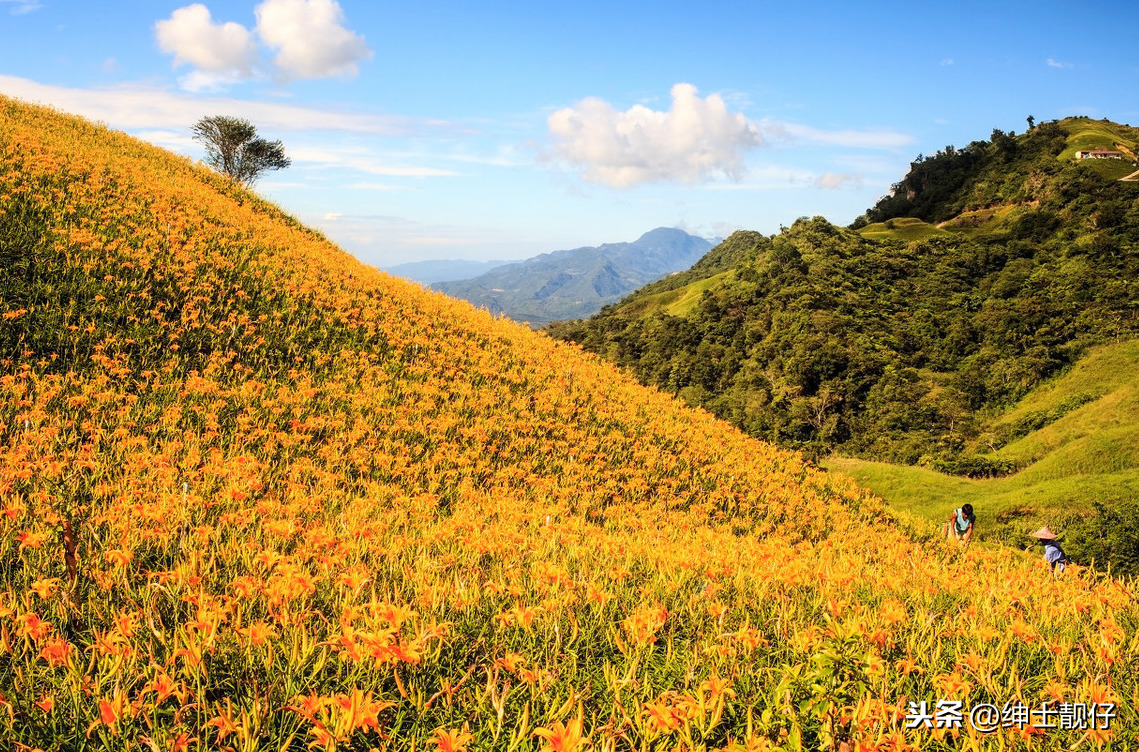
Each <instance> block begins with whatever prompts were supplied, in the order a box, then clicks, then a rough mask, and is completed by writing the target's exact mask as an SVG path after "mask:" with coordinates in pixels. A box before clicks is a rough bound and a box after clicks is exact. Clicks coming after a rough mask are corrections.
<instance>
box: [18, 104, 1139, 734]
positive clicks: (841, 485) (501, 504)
mask: <svg viewBox="0 0 1139 752" xmlns="http://www.w3.org/2000/svg"><path fill="white" fill-rule="evenodd" d="M0 212H2V214H3V216H2V221H0V258H2V259H3V262H4V265H5V272H6V275H5V276H4V277H3V278H2V280H0V291H2V292H0V346H2V349H0V694H2V699H0V708H2V709H3V710H4V711H5V712H3V713H0V738H2V739H3V740H4V741H5V742H12V743H14V745H15V746H16V748H23V746H22V745H24V746H26V747H28V748H37V747H38V748H42V749H69V750H70V749H77V750H78V749H100V750H101V749H122V750H127V749H130V750H135V749H174V748H179V749H185V748H186V747H187V745H189V746H190V748H192V749H226V748H233V749H243V750H244V749H288V750H297V751H298V752H299V750H304V749H315V750H332V749H341V750H346V749H353V750H355V749H359V750H366V749H371V748H379V749H411V748H416V749H429V748H430V747H431V746H435V747H437V748H440V749H442V748H445V745H444V743H443V742H442V737H443V736H446V737H447V738H448V739H455V738H460V739H464V741H463V742H461V743H457V744H449V745H447V746H452V747H455V748H462V747H467V748H468V749H470V750H490V749H504V748H511V749H517V750H537V749H540V748H542V749H546V748H557V749H564V750H571V749H575V748H579V749H580V748H581V747H579V746H578V745H577V743H576V742H577V738H578V736H579V735H584V736H585V737H588V739H589V740H590V743H591V744H592V745H593V746H594V747H595V748H600V749H617V748H637V749H640V748H653V749H665V748H670V749H672V748H683V749H690V750H733V752H736V751H738V750H742V749H745V748H746V749H748V750H755V749H772V748H783V749H799V748H801V747H806V748H827V749H831V748H842V747H844V746H846V747H849V746H852V745H858V748H859V749H860V750H864V751H869V750H875V749H882V750H887V749H890V750H899V749H916V748H921V749H933V750H941V749H957V748H959V746H960V745H959V743H958V741H957V740H955V739H953V738H952V737H947V736H946V735H945V734H942V733H938V732H927V731H922V730H918V731H906V730H904V729H903V728H902V727H901V724H900V723H899V719H900V718H901V717H902V714H903V713H904V712H905V707H906V701H907V699H912V698H926V699H929V700H930V701H934V700H935V699H937V698H942V697H947V696H948V697H960V698H961V699H962V700H964V701H965V702H966V703H976V702H982V701H990V702H998V703H999V702H1003V701H1004V700H1006V699H1008V698H1011V697H1013V696H1014V695H1015V696H1017V697H1022V698H1023V699H1024V700H1025V701H1026V702H1027V703H1029V704H1038V703H1040V702H1043V701H1046V700H1047V701H1052V700H1056V699H1059V698H1064V699H1066V700H1071V701H1078V702H1092V701H1111V702H1120V703H1124V702H1126V701H1127V698H1130V697H1132V696H1133V695H1134V694H1135V693H1136V692H1139V684H1137V683H1136V677H1135V675H1134V672H1133V671H1132V670H1131V665H1132V662H1133V661H1134V660H1136V659H1137V658H1139V641H1137V640H1136V638H1135V635H1136V623H1137V622H1139V612H1137V611H1136V608H1135V605H1134V602H1133V599H1132V598H1131V597H1130V594H1129V592H1128V591H1127V590H1126V588H1124V587H1122V586H1119V585H1117V584H1115V583H1110V582H1105V581H1101V580H1097V579H1096V578H1093V577H1091V576H1089V574H1088V573H1079V572H1077V573H1071V576H1069V577H1067V578H1065V579H1063V580H1053V579H1052V578H1050V577H1047V576H1046V575H1044V573H1042V572H1041V570H1040V568H1039V566H1038V565H1036V564H1033V563H1026V562H1024V561H1022V560H1020V559H1019V558H1017V557H1011V556H1007V555H1004V554H1002V553H1000V552H996V551H992V550H983V549H970V550H966V551H951V550H947V549H942V548H940V547H936V546H923V545H920V544H916V543H915V542H914V541H913V540H911V539H909V538H908V537H907V536H905V535H902V534H901V533H900V532H899V530H898V529H896V528H895V527H894V526H893V525H891V524H890V522H889V520H888V519H886V518H884V517H883V516H882V515H881V514H880V507H879V505H878V503H877V502H876V501H875V500H874V499H872V498H870V497H868V496H867V495H866V494H865V493H863V492H861V491H859V490H857V489H856V488H854V487H853V486H851V485H850V484H848V483H846V482H844V481H843V480H841V479H838V478H835V477H834V476H830V475H828V474H824V473H820V472H817V471H816V470H814V469H812V468H810V467H809V466H807V465H806V464H805V463H804V462H803V461H802V459H801V458H800V457H798V456H797V455H795V454H792V453H788V452H784V451H780V450H777V449H774V448H773V447H770V446H768V445H765V444H763V443H761V442H758V441H755V440H752V439H749V438H747V437H745V436H743V435H741V434H740V433H739V432H737V431H735V430H733V429H731V428H730V427H728V426H727V425H726V424H724V423H723V422H721V421H717V420H714V419H712V418H711V417H710V416H708V415H707V414H706V413H703V412H701V411H696V410H692V409H689V408H686V407H684V406H682V405H680V404H679V403H677V402H676V401H674V400H671V399H669V398H668V397H666V396H664V395H661V394H659V393H657V392H654V391H652V390H648V389H645V388H643V387H640V386H638V385H636V384H634V383H633V382H632V381H631V379H629V378H628V377H627V376H625V375H622V374H620V373H618V372H617V371H616V370H614V369H612V368H610V367H608V366H606V365H604V364H602V363H600V362H598V361H597V360H595V359H591V358H588V357H586V356H584V355H582V353H580V351H577V350H576V349H574V348H571V347H567V346H564V345H560V344H556V343H554V342H552V341H551V340H550V339H549V338H546V337H544V336H542V335H540V334H537V333H533V332H530V331H529V330H527V329H525V328H523V327H520V326H516V325H513V324H510V323H509V322H505V321H501V320H495V319H493V318H491V317H489V316H487V315H485V314H482V313H479V312H476V311H474V310H473V309H472V308H471V307H470V306H467V305H465V304H462V303H458V302H456V301H452V300H449V299H447V298H444V297H442V296H440V295H436V294H431V293H427V292H425V291H423V290H422V289H421V288H419V287H418V286H416V285H412V284H407V283H403V282H400V281H397V280H393V279H392V278H390V277H387V276H386V275H383V274H380V273H379V272H376V271H375V270H373V269H370V268H368V267H365V266H364V265H362V264H359V263H358V262H356V261H355V260H353V259H351V258H350V257H348V256H347V255H346V254H344V253H343V252H341V251H340V250H338V249H336V248H335V247H333V246H331V245H330V244H329V243H327V241H325V240H324V239H323V238H321V237H320V236H319V235H318V234H316V233H313V232H311V231H309V230H307V229H305V228H303V227H300V226H298V225H297V223H296V222H295V221H293V220H291V219H290V218H289V217H287V216H286V215H284V214H282V213H281V212H280V211H279V210H278V209H276V208H275V207H272V206H270V205H268V204H265V203H264V202H262V201H260V200H259V199H257V198H256V197H255V196H253V195H252V194H249V193H247V192H244V191H241V190H237V189H234V188H233V187H232V186H229V185H228V184H226V183H225V181H224V180H221V179H219V178H217V177H216V176H213V175H211V174H209V173H207V172H206V171H204V170H202V169H201V168H199V167H196V166H194V165H192V164H190V163H189V162H188V161H186V160H181V159H177V158H174V157H171V156H170V155H168V154H165V153H163V152H161V151H160V150H157V149H154V148H152V147H149V146H146V145H144V144H140V143H138V142H136V141H133V140H131V139H128V138H126V137H125V136H123V135H122V134H116V133H112V132H109V131H107V130H106V129H101V128H97V127H95V126H92V125H90V124H88V123H84V122H82V121H79V120H76V119H72V118H67V117H64V116H60V115H58V114H55V113H51V112H48V111H45V110H42V109H39V108H32V107H26V106H23V105H19V104H16V103H13V102H11V101H10V100H6V99H0ZM852 531H855V532H856V533H857V534H858V536H862V535H863V534H864V533H865V532H866V531H871V533H870V534H871V535H872V538H873V545H872V546H867V545H861V544H860V541H857V540H855V541H854V542H855V543H856V544H855V545H852V535H851V532H852ZM1057 656H1060V658H1057ZM1135 720H1136V719H1135V717H1134V710H1133V709H1132V708H1131V707H1130V706H1125V705H1121V710H1120V719H1119V721H1120V723H1121V724H1123V725H1124V726H1126V725H1127V724H1134V723H1135ZM1080 736H1081V735H1080V734H1079V733H1066V732H1060V731H1057V732H1055V733H1053V734H1050V735H1048V736H1047V737H1045V738H1043V739H1040V740H1037V741H1036V742H1034V744H1033V749H1038V750H1058V749H1067V748H1068V747H1069V745H1071V744H1072V743H1074V742H1076V741H1078V740H1079V738H1080ZM848 742H849V744H847V743H848ZM1006 743H1007V744H1006ZM1000 744H1001V745H1002V747H1004V746H1007V747H1008V748H1014V749H1015V748H1019V747H1021V746H1023V744H1022V742H1020V741H1018V739H1017V738H1016V737H1014V736H1010V737H1009V738H1008V739H1005V738H1004V737H1002V738H1001V740H1000ZM777 745H778V747H777ZM995 746H996V742H995V741H994V740H983V741H982V742H981V743H980V745H979V747H978V748H982V749H984V748H988V747H995Z"/></svg>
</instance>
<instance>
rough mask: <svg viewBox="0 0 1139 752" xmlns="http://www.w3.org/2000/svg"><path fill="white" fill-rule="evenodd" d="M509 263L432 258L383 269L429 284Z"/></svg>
mask: <svg viewBox="0 0 1139 752" xmlns="http://www.w3.org/2000/svg"><path fill="white" fill-rule="evenodd" d="M509 263H510V262H509V261H469V260H466V259H433V260H431V261H412V262H410V263H407V264H398V265H396V266H389V267H388V268H386V269H384V270H383V271H385V272H387V273H388V274H391V275H392V276H395V277H403V278H404V279H410V280H411V281H412V282H418V283H420V284H421V285H431V284H434V283H436V282H447V281H449V280H455V279H470V278H472V277H477V276H479V275H480V274H486V273H487V272H489V271H490V270H491V269H494V268H496V267H499V266H504V265H506V264H509Z"/></svg>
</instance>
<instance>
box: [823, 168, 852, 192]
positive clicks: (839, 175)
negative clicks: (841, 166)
mask: <svg viewBox="0 0 1139 752" xmlns="http://www.w3.org/2000/svg"><path fill="white" fill-rule="evenodd" d="M848 185H852V186H855V187H858V186H861V185H862V176H861V175H859V174H858V173H853V172H824V173H823V174H822V175H820V176H819V178H818V180H816V181H815V186H816V187H818V188H824V189H827V190H837V189H839V188H844V187H846V186H848Z"/></svg>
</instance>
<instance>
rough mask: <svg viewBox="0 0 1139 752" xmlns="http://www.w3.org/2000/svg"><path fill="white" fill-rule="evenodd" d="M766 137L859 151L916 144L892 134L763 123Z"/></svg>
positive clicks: (761, 125) (906, 138) (895, 133)
mask: <svg viewBox="0 0 1139 752" xmlns="http://www.w3.org/2000/svg"><path fill="white" fill-rule="evenodd" d="M760 128H761V129H762V130H763V133H764V135H766V136H768V137H770V138H772V139H783V140H789V141H800V142H804V143H810V144H819V145H824V146H842V147H847V148H856V149H897V148H899V147H903V146H909V145H910V144H912V143H914V138H913V136H910V135H907V134H905V133H898V132H896V131H890V130H870V131H856V130H837V131H832V130H825V129H821V128H812V127H811V126H809V125H799V124H797V123H785V122H778V121H773V120H764V121H762V122H761V123H760Z"/></svg>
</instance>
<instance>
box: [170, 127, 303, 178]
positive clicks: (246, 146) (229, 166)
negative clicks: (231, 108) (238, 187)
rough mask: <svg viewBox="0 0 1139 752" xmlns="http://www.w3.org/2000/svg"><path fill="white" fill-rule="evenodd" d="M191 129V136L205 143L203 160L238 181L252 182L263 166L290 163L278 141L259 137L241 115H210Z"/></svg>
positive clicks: (263, 169)
mask: <svg viewBox="0 0 1139 752" xmlns="http://www.w3.org/2000/svg"><path fill="white" fill-rule="evenodd" d="M191 130H192V131H193V133H194V140H196V141H200V142H202V143H203V144H204V145H205V147H206V164H208V165H209V166H210V167H213V168H214V169H215V170H218V171H219V172H223V173H225V174H226V175H228V176H229V177H230V178H232V179H233V180H235V181H236V182H238V183H241V184H242V185H246V186H249V185H252V184H253V183H254V182H255V181H256V180H257V178H259V177H260V176H261V173H263V172H265V171H266V170H280V169H283V168H285V167H288V166H289V165H290V164H291V161H290V160H289V158H288V157H286V156H285V147H284V145H282V144H281V142H280V141H267V140H265V139H263V138H261V137H259V136H258V135H257V127H256V126H254V125H253V123H251V122H249V121H248V120H245V119H244V118H235V117H229V116H226V115H212V116H210V117H204V118H202V119H201V120H199V121H198V122H196V123H194V125H193V127H192V128H191Z"/></svg>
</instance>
